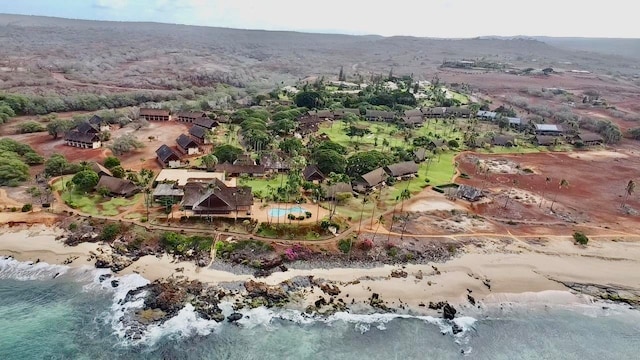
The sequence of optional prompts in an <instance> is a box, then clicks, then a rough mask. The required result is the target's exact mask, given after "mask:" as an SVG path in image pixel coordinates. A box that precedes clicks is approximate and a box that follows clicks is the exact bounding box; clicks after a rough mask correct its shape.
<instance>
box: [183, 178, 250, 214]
mask: <svg viewBox="0 0 640 360" xmlns="http://www.w3.org/2000/svg"><path fill="white" fill-rule="evenodd" d="M205 189H206V190H205V192H204V193H203V194H201V195H200V197H199V199H198V200H196V201H195V202H194V203H193V206H192V208H193V210H194V211H199V210H200V211H204V210H215V211H234V210H235V209H236V208H238V207H244V206H251V205H253V194H252V192H251V188H250V187H248V186H239V187H228V186H226V185H225V184H224V183H223V182H222V181H220V180H218V179H214V180H213V181H212V182H211V183H210V184H207V185H206V188H205ZM193 190H195V191H197V193H200V192H201V191H202V187H185V198H186V197H187V192H189V191H193ZM197 193H196V194H197ZM190 197H191V195H190ZM195 197H196V196H193V198H195Z"/></svg>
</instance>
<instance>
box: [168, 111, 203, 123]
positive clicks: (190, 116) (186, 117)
mask: <svg viewBox="0 0 640 360" xmlns="http://www.w3.org/2000/svg"><path fill="white" fill-rule="evenodd" d="M175 116H176V118H177V119H178V121H182V122H188V123H192V122H194V121H195V120H196V119H199V118H206V117H207V114H206V113H205V112H202V111H181V112H179V113H177V114H176V115H175Z"/></svg>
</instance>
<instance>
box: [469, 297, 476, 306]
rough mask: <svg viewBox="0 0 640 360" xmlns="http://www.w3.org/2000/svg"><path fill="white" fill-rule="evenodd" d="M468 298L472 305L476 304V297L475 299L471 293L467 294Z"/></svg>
mask: <svg viewBox="0 0 640 360" xmlns="http://www.w3.org/2000/svg"><path fill="white" fill-rule="evenodd" d="M467 300H469V303H471V305H475V304H476V299H474V298H473V296H471V295H468V294H467Z"/></svg>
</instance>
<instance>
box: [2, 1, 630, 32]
mask: <svg viewBox="0 0 640 360" xmlns="http://www.w3.org/2000/svg"><path fill="white" fill-rule="evenodd" d="M585 3H588V1H587V2H585V1H573V0H570V1H565V2H561V3H559V2H557V1H552V0H540V1H537V2H536V3H535V5H532V6H529V7H528V8H527V6H526V5H524V6H520V4H519V6H518V8H517V9H514V8H513V7H512V6H510V5H509V4H510V2H505V1H503V0H487V1H484V2H482V3H481V4H480V3H477V2H476V1H463V0H458V1H455V0H436V1H432V2H429V3H428V4H423V3H415V2H414V1H410V0H397V1H396V2H394V3H393V4H392V6H390V5H389V4H388V3H386V4H384V5H381V4H380V2H379V1H371V2H369V3H368V4H367V7H363V6H362V5H361V4H358V3H354V1H344V0H342V1H340V0H325V1H324V2H323V5H322V7H319V8H316V9H311V10H309V9H308V7H305V6H300V5H299V1H294V0H274V1H269V2H256V1H252V0H215V1H208V0H181V1H174V0H139V1H131V0H87V1H81V2H71V3H70V2H67V1H61V0H51V1H47V0H23V1H20V2H10V3H3V4H0V13H5V14H11V15H33V16H47V17H56V18H64V19H75V20H98V21H117V22H155V23H163V24H178V25H194V26H206V27H222V28H233V29H247V30H269V31H293V32H305V33H323V34H344V35H379V36H385V37H392V36H412V37H427V38H475V37H487V36H498V37H513V36H524V37H537V36H548V37H577V38H621V39H637V38H640V29H638V28H635V27H629V26H627V24H629V23H632V21H634V19H633V12H626V13H624V12H623V13H615V14H614V13H612V12H614V11H615V10H616V9H620V8H622V5H623V4H622V1H621V0H611V1H609V6H608V7H607V8H605V9H602V8H596V7H593V6H589V4H585ZM618 3H620V6H618V5H616V4H618ZM406 9H408V10H406ZM409 10H410V11H409ZM610 13H611V14H610ZM389 14H392V16H390V15H389ZM394 14H398V15H395V16H394ZM441 14H442V15H441ZM614 15H615V16H614ZM626 18H628V19H626ZM594 23H597V24H598V25H599V26H597V28H596V27H595V26H593V24H594Z"/></svg>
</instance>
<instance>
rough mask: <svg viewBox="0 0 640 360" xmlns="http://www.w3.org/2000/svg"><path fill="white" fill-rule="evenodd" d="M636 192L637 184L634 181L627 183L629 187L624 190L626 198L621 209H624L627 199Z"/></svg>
mask: <svg viewBox="0 0 640 360" xmlns="http://www.w3.org/2000/svg"><path fill="white" fill-rule="evenodd" d="M635 191H636V182H635V181H633V180H629V182H628V183H627V186H626V187H625V189H624V198H623V199H622V204H621V205H620V207H621V208H624V205H625V204H626V202H627V199H628V198H629V196H631V194H633V193H634V192H635Z"/></svg>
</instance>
